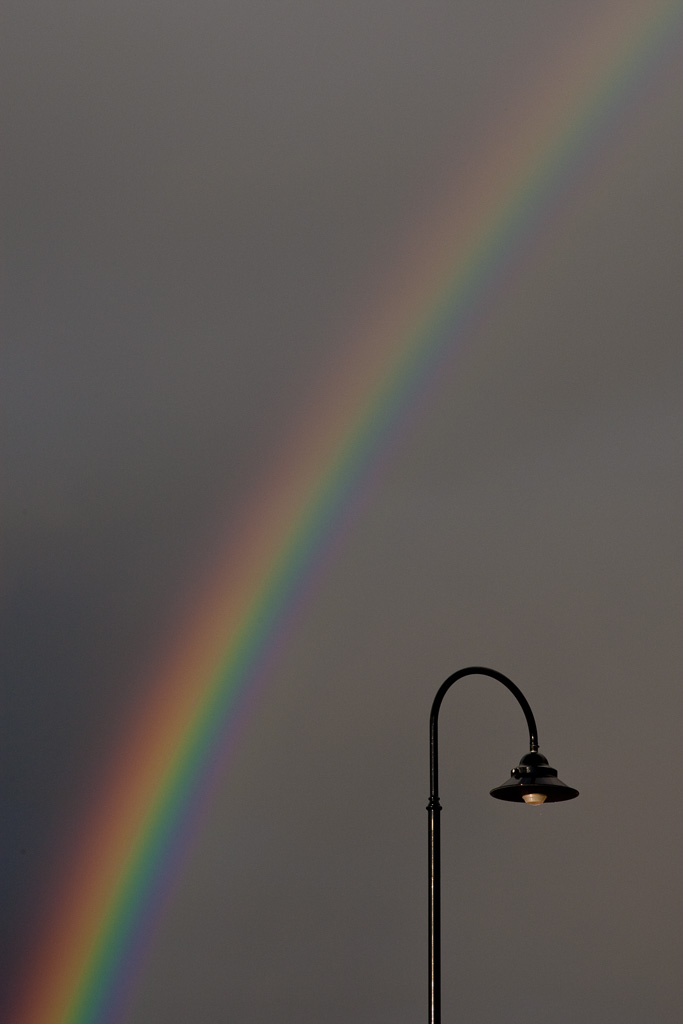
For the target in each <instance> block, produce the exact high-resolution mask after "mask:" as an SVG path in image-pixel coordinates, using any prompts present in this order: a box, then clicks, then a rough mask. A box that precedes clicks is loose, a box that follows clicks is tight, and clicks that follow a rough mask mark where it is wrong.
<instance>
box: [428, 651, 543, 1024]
mask: <svg viewBox="0 0 683 1024" xmlns="http://www.w3.org/2000/svg"><path fill="white" fill-rule="evenodd" d="M469 675H480V676H490V677H491V678H492V679H497V680H498V682H499V683H502V684H503V686H505V687H507V689H508V690H509V691H510V692H511V693H512V694H513V696H514V697H516V698H517V702H518V704H519V706H520V707H521V709H522V711H523V712H524V716H525V718H526V722H527V725H528V727H529V748H530V749H531V750H533V751H537V750H538V732H537V729H536V721H535V719H534V715H533V712H532V710H531V708H530V706H529V702H528V701H527V699H526V697H525V696H524V694H523V693H522V691H521V690H520V689H519V687H517V686H515V684H514V683H513V682H512V681H511V680H510V679H508V678H507V676H504V675H503V674H502V673H501V672H496V671H494V670H493V669H491V668H481V667H473V668H462V669H460V671H459V672H454V673H453V675H452V676H449V677H448V679H447V680H446V681H445V682H444V683H443V684H442V685H441V686H440V687H439V689H438V690H437V693H436V697H435V698H434V703H433V704H432V710H431V714H430V716H429V783H430V788H429V803H428V804H427V811H428V812H429V826H428V827H429V912H428V916H429V1024H441V833H440V821H439V815H440V812H441V804H440V803H439V728H438V723H439V709H440V707H441V702H442V700H443V699H444V697H445V695H446V692H447V691H448V690H449V689H450V688H451V686H452V685H453V683H455V682H457V680H458V679H462V677H463V676H469Z"/></svg>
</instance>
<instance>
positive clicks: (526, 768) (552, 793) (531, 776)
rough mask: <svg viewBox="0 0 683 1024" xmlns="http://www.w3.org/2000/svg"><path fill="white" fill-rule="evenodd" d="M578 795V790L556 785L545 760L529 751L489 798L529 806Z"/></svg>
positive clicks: (569, 798) (554, 775)
mask: <svg viewBox="0 0 683 1024" xmlns="http://www.w3.org/2000/svg"><path fill="white" fill-rule="evenodd" d="M536 795H537V797H536ZM578 795H579V791H578V789H572V787H571V786H567V785H565V783H564V782H560V780H559V779H558V777H557V772H556V771H555V769H554V768H551V767H550V765H549V764H548V760H547V758H545V757H544V756H543V754H539V753H537V752H536V751H533V750H532V751H531V753H529V754H525V755H524V757H523V758H522V759H521V760H520V762H519V764H518V765H517V767H516V768H513V769H512V771H511V772H510V778H509V779H508V780H507V782H504V783H503V784H502V786H496V788H495V789H492V790H491V796H495V797H496V799H497V800H512V801H514V802H516V803H522V802H524V803H530V804H539V803H549V804H552V803H557V802H558V801H560V800H573V799H574V797H575V796H578Z"/></svg>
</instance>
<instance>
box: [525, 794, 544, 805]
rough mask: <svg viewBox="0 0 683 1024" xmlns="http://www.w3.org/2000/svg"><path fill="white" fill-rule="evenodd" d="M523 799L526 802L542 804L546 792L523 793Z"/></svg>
mask: <svg viewBox="0 0 683 1024" xmlns="http://www.w3.org/2000/svg"><path fill="white" fill-rule="evenodd" d="M522 800H523V801H524V803H525V804H542V803H543V802H544V801H545V793H522Z"/></svg>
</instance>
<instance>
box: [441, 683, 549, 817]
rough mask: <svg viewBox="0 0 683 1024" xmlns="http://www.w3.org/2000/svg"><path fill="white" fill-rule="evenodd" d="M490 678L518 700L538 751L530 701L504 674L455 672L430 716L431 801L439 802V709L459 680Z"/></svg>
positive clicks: (530, 742)
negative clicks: (467, 677) (479, 677)
mask: <svg viewBox="0 0 683 1024" xmlns="http://www.w3.org/2000/svg"><path fill="white" fill-rule="evenodd" d="M471 675H478V676H490V677H491V679H497V680H498V682H499V683H502V684H503V686H505V687H507V689H508V690H509V691H510V693H511V694H513V696H515V697H516V698H517V703H518V704H519V706H520V707H521V709H522V711H523V712H524V717H525V718H526V724H527V725H528V727H529V750H531V751H533V752H534V753H535V752H536V751H537V750H538V729H537V728H536V719H535V718H534V713H533V711H532V710H531V707H530V706H529V701H528V700H527V699H526V697H525V696H524V694H523V693H522V691H521V690H520V688H519V687H518V686H515V684H514V683H513V682H512V680H511V679H508V677H507V676H504V675H503V673H502V672H496V671H495V669H492V668H481V666H477V665H475V666H473V667H472V668H461V669H460V671H459V672H454V673H453V675H451V676H449V677H448V679H447V680H446V681H445V683H442V684H441V686H440V687H439V689H438V690H437V693H436V697H435V698H434V703H433V704H432V710H431V714H430V716H429V783H430V786H429V796H430V800H438V795H439V709H440V708H441V702H442V701H443V699H444V697H445V696H446V693H447V692H448V690H450V688H451V686H452V685H453V683H457V681H458V679H462V678H463V676H471Z"/></svg>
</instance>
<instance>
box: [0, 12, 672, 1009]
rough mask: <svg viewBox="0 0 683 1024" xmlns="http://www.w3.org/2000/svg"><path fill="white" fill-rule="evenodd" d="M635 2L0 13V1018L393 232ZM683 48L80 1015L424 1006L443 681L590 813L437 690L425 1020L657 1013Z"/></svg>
mask: <svg viewBox="0 0 683 1024" xmlns="http://www.w3.org/2000/svg"><path fill="white" fill-rule="evenodd" d="M651 8H652V3H651V0H648V3H645V2H644V0H643V2H641V0H629V2H626V0H610V2H603V0H600V2H599V3H598V4H597V5H596V4H595V3H594V2H593V3H589V2H588V0H585V2H584V0H577V2H575V3H572V4H571V5H558V4H551V3H547V2H546V0H524V2H518V3H513V4H511V3H509V2H508V0H505V2H503V0H490V2H485V3H482V2H481V0H480V2H478V3H474V2H469V0H465V2H463V0H460V2H458V3H453V2H450V3H446V2H440V0H430V2H427V3H406V2H404V0H392V2H388V0H376V2H375V0H373V2H372V3H371V4H368V3H367V2H364V3H359V2H356V0H349V2H347V3H345V4H343V5H334V4H329V3H325V2H320V3H313V2H312V0H279V2H272V0H271V2H267V0H250V2H249V3H246V2H244V0H232V2H231V3H229V4H228V3H223V4H219V3H216V2H211V0H196V2H195V3H194V4H192V5H191V6H190V5H188V4H187V3H182V4H181V3H179V2H177V0H168V2H166V3H163V4H162V3H154V2H151V0H142V2H137V3H135V4H133V3H127V2H119V3H117V4H116V5H112V4H111V3H104V2H98V0H95V2H93V0H88V2H87V3H86V2H85V0H72V2H69V3H63V2H60V3H54V2H53V3H50V2H49V0H36V2H35V3H33V4H27V3H25V2H23V3H19V2H15V0H6V4H5V12H4V15H3V21H4V26H3V31H2V36H3V39H4V45H5V48H6V53H5V54H4V56H3V60H2V65H3V86H2V91H3V95H4V97H5V100H6V103H5V129H4V132H3V135H4V146H3V149H4V151H5V161H4V163H5V177H6V181H5V186H4V188H3V193H4V197H5V207H6V212H5V230H4V232H3V234H4V239H5V244H4V252H3V259H2V281H3V306H4V315H3V323H4V332H3V333H4V341H3V346H2V355H1V359H2V387H3V392H4V394H3V402H2V409H3V420H4V421H3V429H2V443H3V455H2V460H3V514H2V576H1V579H2V617H1V632H2V661H3V664H2V689H3V702H2V713H1V714H0V738H1V747H0V821H2V823H3V824H2V828H0V858H1V865H2V866H1V870H0V905H1V909H2V913H1V914H0V942H1V943H2V961H3V964H4V967H3V970H2V972H0V974H1V976H2V979H3V981H2V983H1V985H2V988H1V989H0V1010H2V1011H3V1012H4V1013H5V1015H6V1012H7V1011H6V1010H5V1009H4V1008H6V1007H7V1006H9V1005H10V1001H11V999H12V998H13V992H14V991H15V988H16V982H17V978H18V977H19V976H21V974H22V973H23V972H26V971H28V972H29V977H30V978H31V979H32V984H35V985H36V986H40V984H41V978H40V975H39V973H38V972H36V973H35V974H32V973H31V971H33V970H34V966H33V965H34V963H35V957H36V949H37V944H38V937H39V935H40V934H41V925H42V924H43V922H44V920H45V918H46V914H47V911H48V908H49V907H50V906H51V905H52V903H53V901H54V899H55V898H56V894H58V891H59V879H60V878H61V877H62V873H63V870H64V866H65V864H67V863H68V862H70V861H71V860H72V859H73V858H74V857H76V856H77V852H78V851H79V850H80V849H81V848H82V846H83V842H84V841H85V839H86V838H87V836H86V835H85V834H84V829H85V821H86V813H87V809H88V808H91V807H92V806H93V804H94V803H96V801H97V799H98V795H99V794H100V793H101V792H103V788H102V787H103V785H104V779H105V775H106V773H107V770H108V768H109V766H110V765H111V764H112V763H113V762H114V760H115V757H116V753H117V751H118V750H120V749H121V747H122V745H123V738H124V737H125V736H126V735H128V733H129V731H130V729H131V717H132V715H133V711H134V708H135V707H136V702H137V700H138V699H139V697H140V692H139V691H140V686H141V682H140V680H141V679H143V678H147V675H146V670H147V667H148V666H149V665H156V664H158V663H159V662H160V660H161V657H162V654H163V652H164V651H165V650H166V648H167V645H168V641H169V637H170V636H171V635H172V633H173V632H174V631H175V630H176V629H177V628H178V623H179V622H182V621H183V619H184V616H185V615H186V614H187V604H188V598H187V594H188V593H193V592H194V591H193V588H194V587H195V585H196V581H197V579H198V578H199V577H200V576H201V575H202V573H205V572H206V571H207V567H209V568H210V566H211V564H212V560H213V559H214V557H215V553H216V552H217V551H218V550H219V549H220V548H221V546H222V545H223V544H224V543H225V541H226V539H229V538H230V536H231V535H232V532H233V531H234V530H235V528H236V527H235V524H236V523H237V522H238V520H239V516H240V513H241V510H242V509H243V508H245V507H246V504H247V502H248V501H249V500H251V496H252V495H253V494H255V493H256V489H257V488H258V487H260V486H261V484H262V482H263V480H264V479H266V478H267V476H268V474H269V473H272V468H273V466H274V465H277V462H278V458H279V457H280V453H281V452H283V451H284V442H283V438H285V437H287V436H289V433H290V432H291V430H292V429H293V426H294V424H295V423H297V422H299V420H300V418H301V416H302V411H303V412H305V410H306V409H307V408H309V407H313V406H314V403H315V401H316V398H317V397H319V395H320V394H321V391H322V389H323V387H329V383H327V384H324V383H323V382H325V381H328V382H329V379H330V372H331V371H330V367H332V366H334V365H335V363H336V362H337V361H338V360H339V358H340V357H342V356H344V355H345V354H346V348H347V347H348V346H349V345H350V344H351V343H352V336H351V335H352V328H351V325H352V324H353V323H354V322H355V319H356V318H357V317H358V315H359V313H360V311H361V310H362V309H365V308H367V307H368V305H370V306H372V302H373V300H374V299H376V296H377V295H378V294H379V292H380V287H381V283H382V282H383V281H384V279H385V277H386V274H387V273H388V272H389V270H390V268H391V267H393V266H395V265H396V263H397V262H400V261H401V260H402V259H405V260H407V261H409V260H410V258H411V256H412V254H411V253H410V252H406V251H405V249H401V245H403V246H404V247H405V246H406V244H407V242H406V240H407V239H409V238H411V237H412V235H411V231H412V227H413V226H414V225H415V224H420V223H423V222H424V221H425V219H426V217H427V216H428V214H430V213H433V211H434V209H435V204H437V201H438V196H439V195H441V194H443V193H445V192H446V191H447V190H450V191H451V193H453V190H454V189H456V188H457V186H458V183H459V182H463V183H464V182H466V181H468V180H471V179H472V176H473V175H476V173H477V170H476V169H477V167H478V165H479V162H480V161H481V160H482V159H483V154H484V153H485V152H486V151H487V150H488V149H490V147H491V145H492V144H493V145H495V141H496V133H497V132H502V131H508V130H509V129H510V126H511V125H512V126H514V123H515V119H516V118H520V119H523V115H524V110H525V108H524V103H525V102H528V101H529V98H530V97H533V96H535V95H537V94H538V90H542V89H543V88H545V87H548V88H549V87H550V85H551V83H552V81H553V72H554V69H555V68H556V67H557V66H558V64H559V62H560V60H561V58H562V55H563V54H564V53H566V52H567V50H568V48H569V49H570V50H571V49H572V47H573V44H574V41H580V40H581V39H582V38H584V37H586V38H587V37H589V36H590V33H591V32H592V31H594V25H595V23H596V19H598V18H599V17H602V15H606V16H608V15H610V14H613V15H614V17H615V22H617V21H619V19H620V17H621V16H623V17H626V13H627V12H632V13H633V16H634V17H637V16H639V12H640V13H642V11H643V10H649V9H651ZM619 12H623V14H619ZM679 28H680V25H679ZM682 46H683V43H682V42H681V39H680V35H679V38H678V40H677V42H676V52H675V53H674V54H672V55H669V58H668V61H666V62H665V61H664V60H663V59H661V60H658V61H656V62H655V64H654V65H653V66H651V67H650V70H649V73H648V74H647V75H646V76H645V77H644V80H643V82H642V83H641V84H640V85H638V86H637V87H636V89H635V91H634V93H633V95H632V96H631V98H630V100H629V101H628V102H627V103H626V104H625V105H623V107H621V108H620V110H619V113H618V116H615V117H614V118H612V119H611V120H610V122H609V126H608V129H607V130H606V131H605V138H604V140H603V142H602V144H601V145H599V146H597V147H593V148H592V149H591V151H590V158H589V160H588V161H587V162H586V165H585V166H584V167H582V168H581V169H580V170H578V171H577V173H576V175H575V177H574V178H572V179H570V181H569V182H568V191H567V192H566V193H563V194H562V195H561V196H560V197H559V198H557V199H556V201H555V203H554V205H553V206H552V208H551V209H550V210H549V212H548V214H547V219H546V220H545V221H544V222H543V223H544V226H545V229H546V233H545V235H543V234H542V235H541V236H540V239H539V238H537V239H536V241H535V242H533V243H532V244H531V245H530V247H529V251H528V252H526V254H523V253H522V252H521V251H520V254H519V255H520V257H522V256H523V258H521V259H520V260H519V266H518V267H516V271H517V272H516V273H513V275H512V277H511V285H510V287H509V289H508V291H507V292H506V293H505V295H504V296H502V297H501V296H500V295H498V296H497V297H496V300H495V301H496V303H497V305H496V307H495V308H494V309H493V311H492V312H493V314H494V315H492V316H491V317H490V318H488V319H486V320H485V321H484V327H483V329H482V330H481V331H479V332H473V333H472V335H471V337H466V338H465V339H464V341H463V343H462V344H461V345H460V344H459V345H458V347H454V355H453V358H452V359H451V360H450V361H449V362H448V363H447V364H446V365H445V366H444V368H443V370H442V373H441V375H440V379H439V382H438V385H437V386H435V387H433V388H432V389H431V390H430V392H429V393H428V394H427V395H425V396H424V400H423V403H422V405H421V406H420V411H419V415H417V416H416V417H414V419H413V420H411V421H410V426H409V429H406V430H405V431H404V433H403V434H402V435H401V440H400V444H399V445H397V446H396V448H395V449H394V450H393V451H392V454H391V457H390V458H389V459H388V460H387V461H386V463H385V464H383V466H382V469H381V472H380V471H379V470H378V471H377V473H376V475H375V478H374V484H373V487H372V488H371V489H370V491H369V494H368V497H367V499H366V501H365V503H364V504H363V505H362V506H361V507H360V509H359V510H358V512H357V514H356V515H355V517H354V520H353V523H352V526H351V528H350V529H349V530H348V532H347V534H346V536H345V539H344V542H343V544H342V545H341V547H340V549H339V550H338V552H337V555H336V557H335V559H334V560H333V561H332V562H331V564H330V565H329V567H328V569H327V571H326V573H325V576H324V578H323V580H322V582H321V583H320V586H319V589H318V590H317V592H316V596H315V601H314V602H313V603H312V605H311V606H309V607H308V609H307V611H306V614H305V615H304V616H303V617H302V619H301V620H300V621H299V622H298V623H297V626H296V629H295V630H294V631H293V633H292V635H291V636H290V638H289V641H288V643H287V645H286V647H285V649H284V651H283V653H282V655H281V657H280V658H279V660H278V661H277V664H276V665H275V666H274V668H273V670H272V672H271V675H270V677H269V679H268V683H267V687H266V690H265V696H264V697H263V699H262V700H261V702H260V704H259V706H258V708H257V711H256V713H255V715H254V717H253V719H252V721H251V723H250V725H249V728H248V730H247V732H246V735H245V737H244V739H243V741H242V743H241V745H240V748H239V751H238V754H237V755H236V757H235V758H234V759H233V760H232V762H231V765H230V768H229V770H228V772H227V773H226V775H225V778H224V780H223V782H222V784H221V786H220V787H219V790H218V792H217V794H216V797H215V799H214V801H213V803H212V805H211V809H210V813H209V815H208V818H207V821H206V824H205V826H204V828H203V829H202V830H201V832H199V833H198V835H197V838H196V842H195V844H194V845H193V847H192V850H191V853H190V855H189V859H188V862H187V865H186V868H185V870H184V871H183V873H182V875H181V877H180V879H179V881H178V884H177V887H176V889H175V890H174V894H173V897H172V899H171V900H170V901H169V905H168V907H167V909H166V912H165V913H164V915H163V917H162V919H161V921H160V922H159V926H158V931H157V933H156V936H155V939H154V941H153V943H152V944H151V946H150V949H149V951H148V954H147V955H146V957H145V958H144V960H142V961H141V970H140V977H139V979H138V984H137V987H136V989H135V992H134V995H133V998H132V1000H131V1003H130V1006H129V1007H128V1009H127V1010H126V1011H125V1013H124V1014H123V1015H122V1016H120V1017H119V1018H118V1019H117V1021H116V1022H113V1021H111V1022H109V1024H187V1022H188V1021H192V1022H193V1024H214V1022H218V1021H220V1022H223V1021H226V1022H232V1021H248V1022H250V1024H267V1022H276V1021H277V1022H280V1021H283V1022H285V1021H287V1022H289V1021H299V1020H301V1021H304V1020H321V1021H325V1022H326V1024H350V1022H353V1024H366V1022H367V1024H370V1022H372V1024H408V1022H411V1024H412V1022H414V1021H415V1020H420V1017H421V1015H424V1014H426V906H425V896H426V842H425V839H426V836H425V829H426V813H425V810H424V807H425V804H426V799H427V795H428V793H427V790H428V778H427V767H428V765H427V719H428V713H429V706H430V704H431V700H432V697H433V695H434V692H435V691H436V689H437V688H438V686H439V685H440V683H441V682H442V681H443V679H444V678H445V677H446V676H447V675H449V674H450V673H451V672H452V671H454V670H455V669H457V668H460V667H463V666H465V665H468V664H472V663H474V664H484V665H490V666H491V667H493V668H496V669H498V670H499V671H501V672H504V673H506V674H508V675H509V676H511V678H512V679H513V680H514V681H515V682H516V683H517V684H518V685H519V686H520V687H521V688H522V689H523V690H524V692H525V693H526V695H527V697H528V698H529V700H530V702H531V704H532V707H533V708H534V711H535V713H536V717H537V720H538V724H539V731H540V738H541V749H542V750H543V751H544V752H545V753H546V754H547V755H548V757H549V759H550V761H551V763H552V764H554V765H555V766H556V767H557V768H558V770H559V772H560V777H561V778H563V779H564V781H566V782H567V783H569V784H571V785H573V786H576V787H577V788H578V789H579V790H580V791H581V797H580V799H579V800H577V801H575V802H572V803H570V804H567V805H558V806H557V807H546V808H540V809H534V810H533V811H526V810H524V809H522V810H520V809H519V808H517V807H516V806H507V805H504V804H499V803H498V802H497V801H491V800H490V799H489V797H488V795H487V794H488V790H489V789H490V788H491V787H492V786H494V785H497V784H499V783H500V782H502V781H503V779H504V778H505V777H506V775H507V773H508V772H509V769H510V768H511V767H512V765H513V764H515V763H516V761H517V759H518V757H519V756H520V755H521V754H522V753H523V752H524V749H525V739H526V738H525V731H524V722H523V719H522V716H521V715H520V713H519V711H518V709H517V708H516V706H515V704H514V701H512V699H511V698H510V697H509V695H508V694H506V693H505V692H504V691H503V690H502V689H501V688H500V687H499V686H497V684H495V683H494V682H493V681H491V680H486V679H468V680H466V681H464V682H463V683H462V684H461V685H460V686H459V687H458V688H457V690H454V691H453V692H452V693H451V694H449V697H448V699H447V702H446V704H444V709H443V713H442V741H441V742H442V783H441V785H442V802H443V804H444V813H443V816H442V818H443V848H444V854H443V871H444V880H443V884H444V911H443V913H444V923H443V930H444V936H443V938H444V1015H445V1019H460V1018H461V1019H463V1020H467V1021H468V1022H469V1024H484V1022H490V1021H493V1020H505V1021H507V1022H510V1024H514V1022H517V1021H522V1020H523V1019H524V1020H528V1019H531V1018H534V1017H537V1018H539V1019H541V1018H542V1019H543V1020H544V1021H545V1022H546V1024H575V1022H576V1021H577V1020H585V1021H596V1022H597V1021H600V1022H601V1024H642V1022H643V1021H644V1020H656V1021H657V1022H658V1024H674V1022H678V1021H679V1020H680V1019H681V1012H682V1010H683V984H682V982H681V977H680V950H681V919H680V909H679V908H680V906H681V897H682V895H683V893H682V891H681V871H680V864H681V860H682V853H683V850H682V849H681V847H682V846H683V831H682V828H681V815H680V813H679V810H678V809H679V806H680V801H681V796H682V794H681V782H680V779H681V768H682V767H683V766H682V765H681V757H680V750H681V712H682V710H683V708H682V699H681V686H680V679H681V663H682V660H683V646H682V644H681V579H682V578H683V577H682V574H681V554H682V552H681V528H680V524H681V505H682V503H683V478H682V475H681V390H680V384H681V343H680V335H681V324H682V322H683V294H682V292H681V286H680V282H681V270H682V260H681V229H682V227H683V204H682V203H681V196H680V191H681V189H680V184H681V180H683V133H682V132H681V124H683V88H682V86H683V82H682V81H681V73H682V72H681V69H682V68H683V59H682V58H683V53H682V52H681V47H682ZM525 98H526V99H525ZM553 218H555V219H554V220H553ZM40 1024H62V1022H61V1021H44V1022H40Z"/></svg>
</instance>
